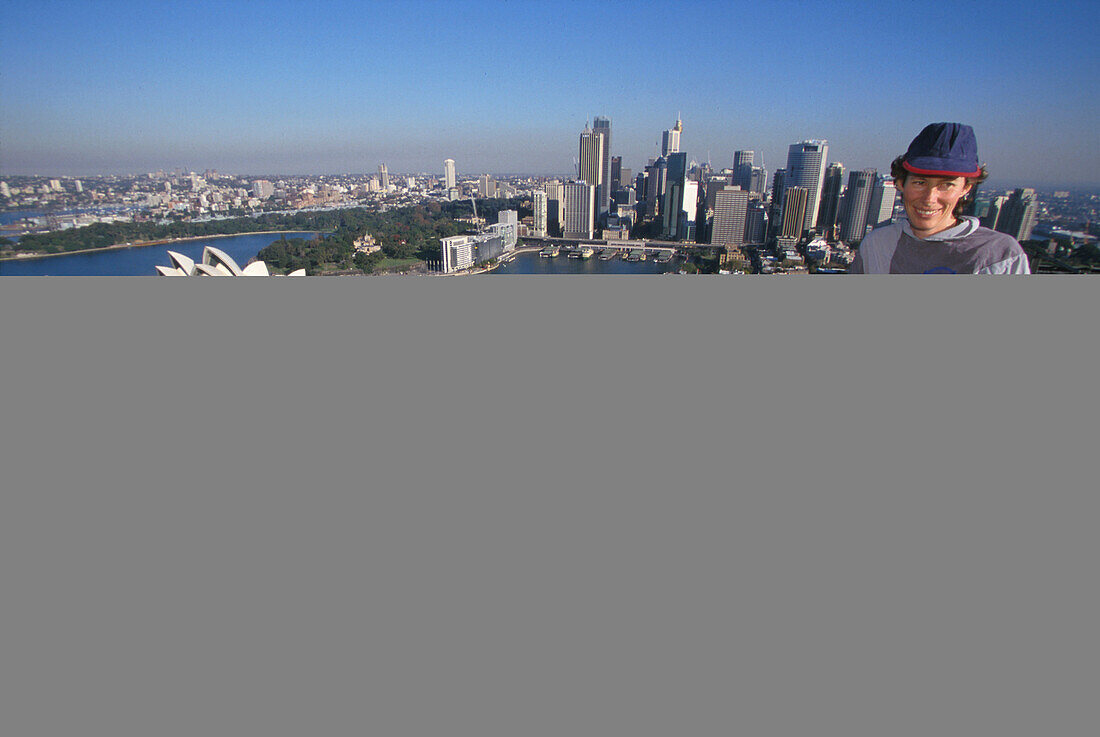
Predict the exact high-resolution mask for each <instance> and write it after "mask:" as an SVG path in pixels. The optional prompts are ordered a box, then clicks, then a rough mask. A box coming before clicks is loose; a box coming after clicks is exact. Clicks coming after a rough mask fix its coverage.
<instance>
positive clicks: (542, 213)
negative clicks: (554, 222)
mask: <svg viewBox="0 0 1100 737" xmlns="http://www.w3.org/2000/svg"><path fill="white" fill-rule="evenodd" d="M546 201H547V198H546V193H545V192H543V191H542V190H538V189H536V190H535V191H534V192H532V193H531V205H532V209H533V210H534V211H535V212H534V220H535V222H534V230H535V235H536V236H538V237H539V238H545V237H546Z"/></svg>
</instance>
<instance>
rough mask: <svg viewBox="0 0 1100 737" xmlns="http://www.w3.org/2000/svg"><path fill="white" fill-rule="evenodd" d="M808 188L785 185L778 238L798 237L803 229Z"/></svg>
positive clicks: (807, 205)
mask: <svg viewBox="0 0 1100 737" xmlns="http://www.w3.org/2000/svg"><path fill="white" fill-rule="evenodd" d="M809 198H810V190H809V189H808V188H807V187H787V191H786V192H784V194H783V219H782V221H781V222H782V226H781V228H782V229H781V230H780V232H779V237H780V238H795V239H797V238H799V237H800V236H801V235H802V231H803V230H804V229H805V223H806V210H807V209H808V208H809V202H810V199H809Z"/></svg>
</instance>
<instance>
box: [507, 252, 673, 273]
mask: <svg viewBox="0 0 1100 737" xmlns="http://www.w3.org/2000/svg"><path fill="white" fill-rule="evenodd" d="M682 263H683V260H682V259H679V258H674V259H672V260H671V261H669V262H668V263H667V264H659V263H657V262H656V261H654V260H653V259H652V257H650V258H649V259H647V260H645V261H623V259H622V257H621V256H616V257H615V258H613V259H611V260H610V261H600V260H599V258H598V257H596V256H593V257H592V258H590V259H579V258H567V257H566V256H565V255H564V254H562V255H560V256H555V257H554V258H542V257H541V256H539V254H538V251H525V252H523V253H518V254H516V257H515V259H514V260H512V261H509V262H508V263H506V264H502V265H501V266H500V267H499V268H497V269H494V270H493V271H491V272H489V273H490V274H669V273H672V274H675V273H676V272H677V271H679V270H680V265H681V264H682Z"/></svg>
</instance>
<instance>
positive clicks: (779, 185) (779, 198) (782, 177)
mask: <svg viewBox="0 0 1100 737" xmlns="http://www.w3.org/2000/svg"><path fill="white" fill-rule="evenodd" d="M786 186H787V170H786V169H776V170H775V174H773V175H772V209H775V210H778V209H779V208H780V207H782V206H783V190H784V189H785V188H786Z"/></svg>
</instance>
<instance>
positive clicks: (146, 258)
mask: <svg viewBox="0 0 1100 737" xmlns="http://www.w3.org/2000/svg"><path fill="white" fill-rule="evenodd" d="M283 235H286V237H287V238H307V239H308V238H313V237H315V236H316V235H317V233H316V232H287V233H249V234H245V235H233V236H227V237H224V238H202V239H199V240H193V241H177V242H174V243H161V244H158V245H155V246H131V247H129V248H116V249H111V250H102V251H91V252H89V253H69V254H64V255H59V256H42V257H35V258H21V259H5V260H3V261H0V276H156V274H157V270H156V269H155V268H154V267H155V266H156V265H157V264H160V265H162V266H171V265H172V263H171V261H169V259H168V251H170V250H171V251H175V252H176V253H182V254H183V255H184V256H187V257H188V258H191V259H194V260H195V261H201V260H202V249H203V248H204V247H206V246H213V247H214V248H218V249H221V250H222V251H225V252H226V253H227V254H229V256H230V257H231V258H232V259H233V260H234V261H236V262H237V263H238V264H240V265H241V266H244V265H245V264H247V263H248V262H249V260H250V259H252V258H254V257H255V256H256V254H257V253H259V252H260V249H262V248H264V247H265V246H268V245H270V244H272V243H274V242H275V241H277V240H279V239H280V238H282V236H283Z"/></svg>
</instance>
